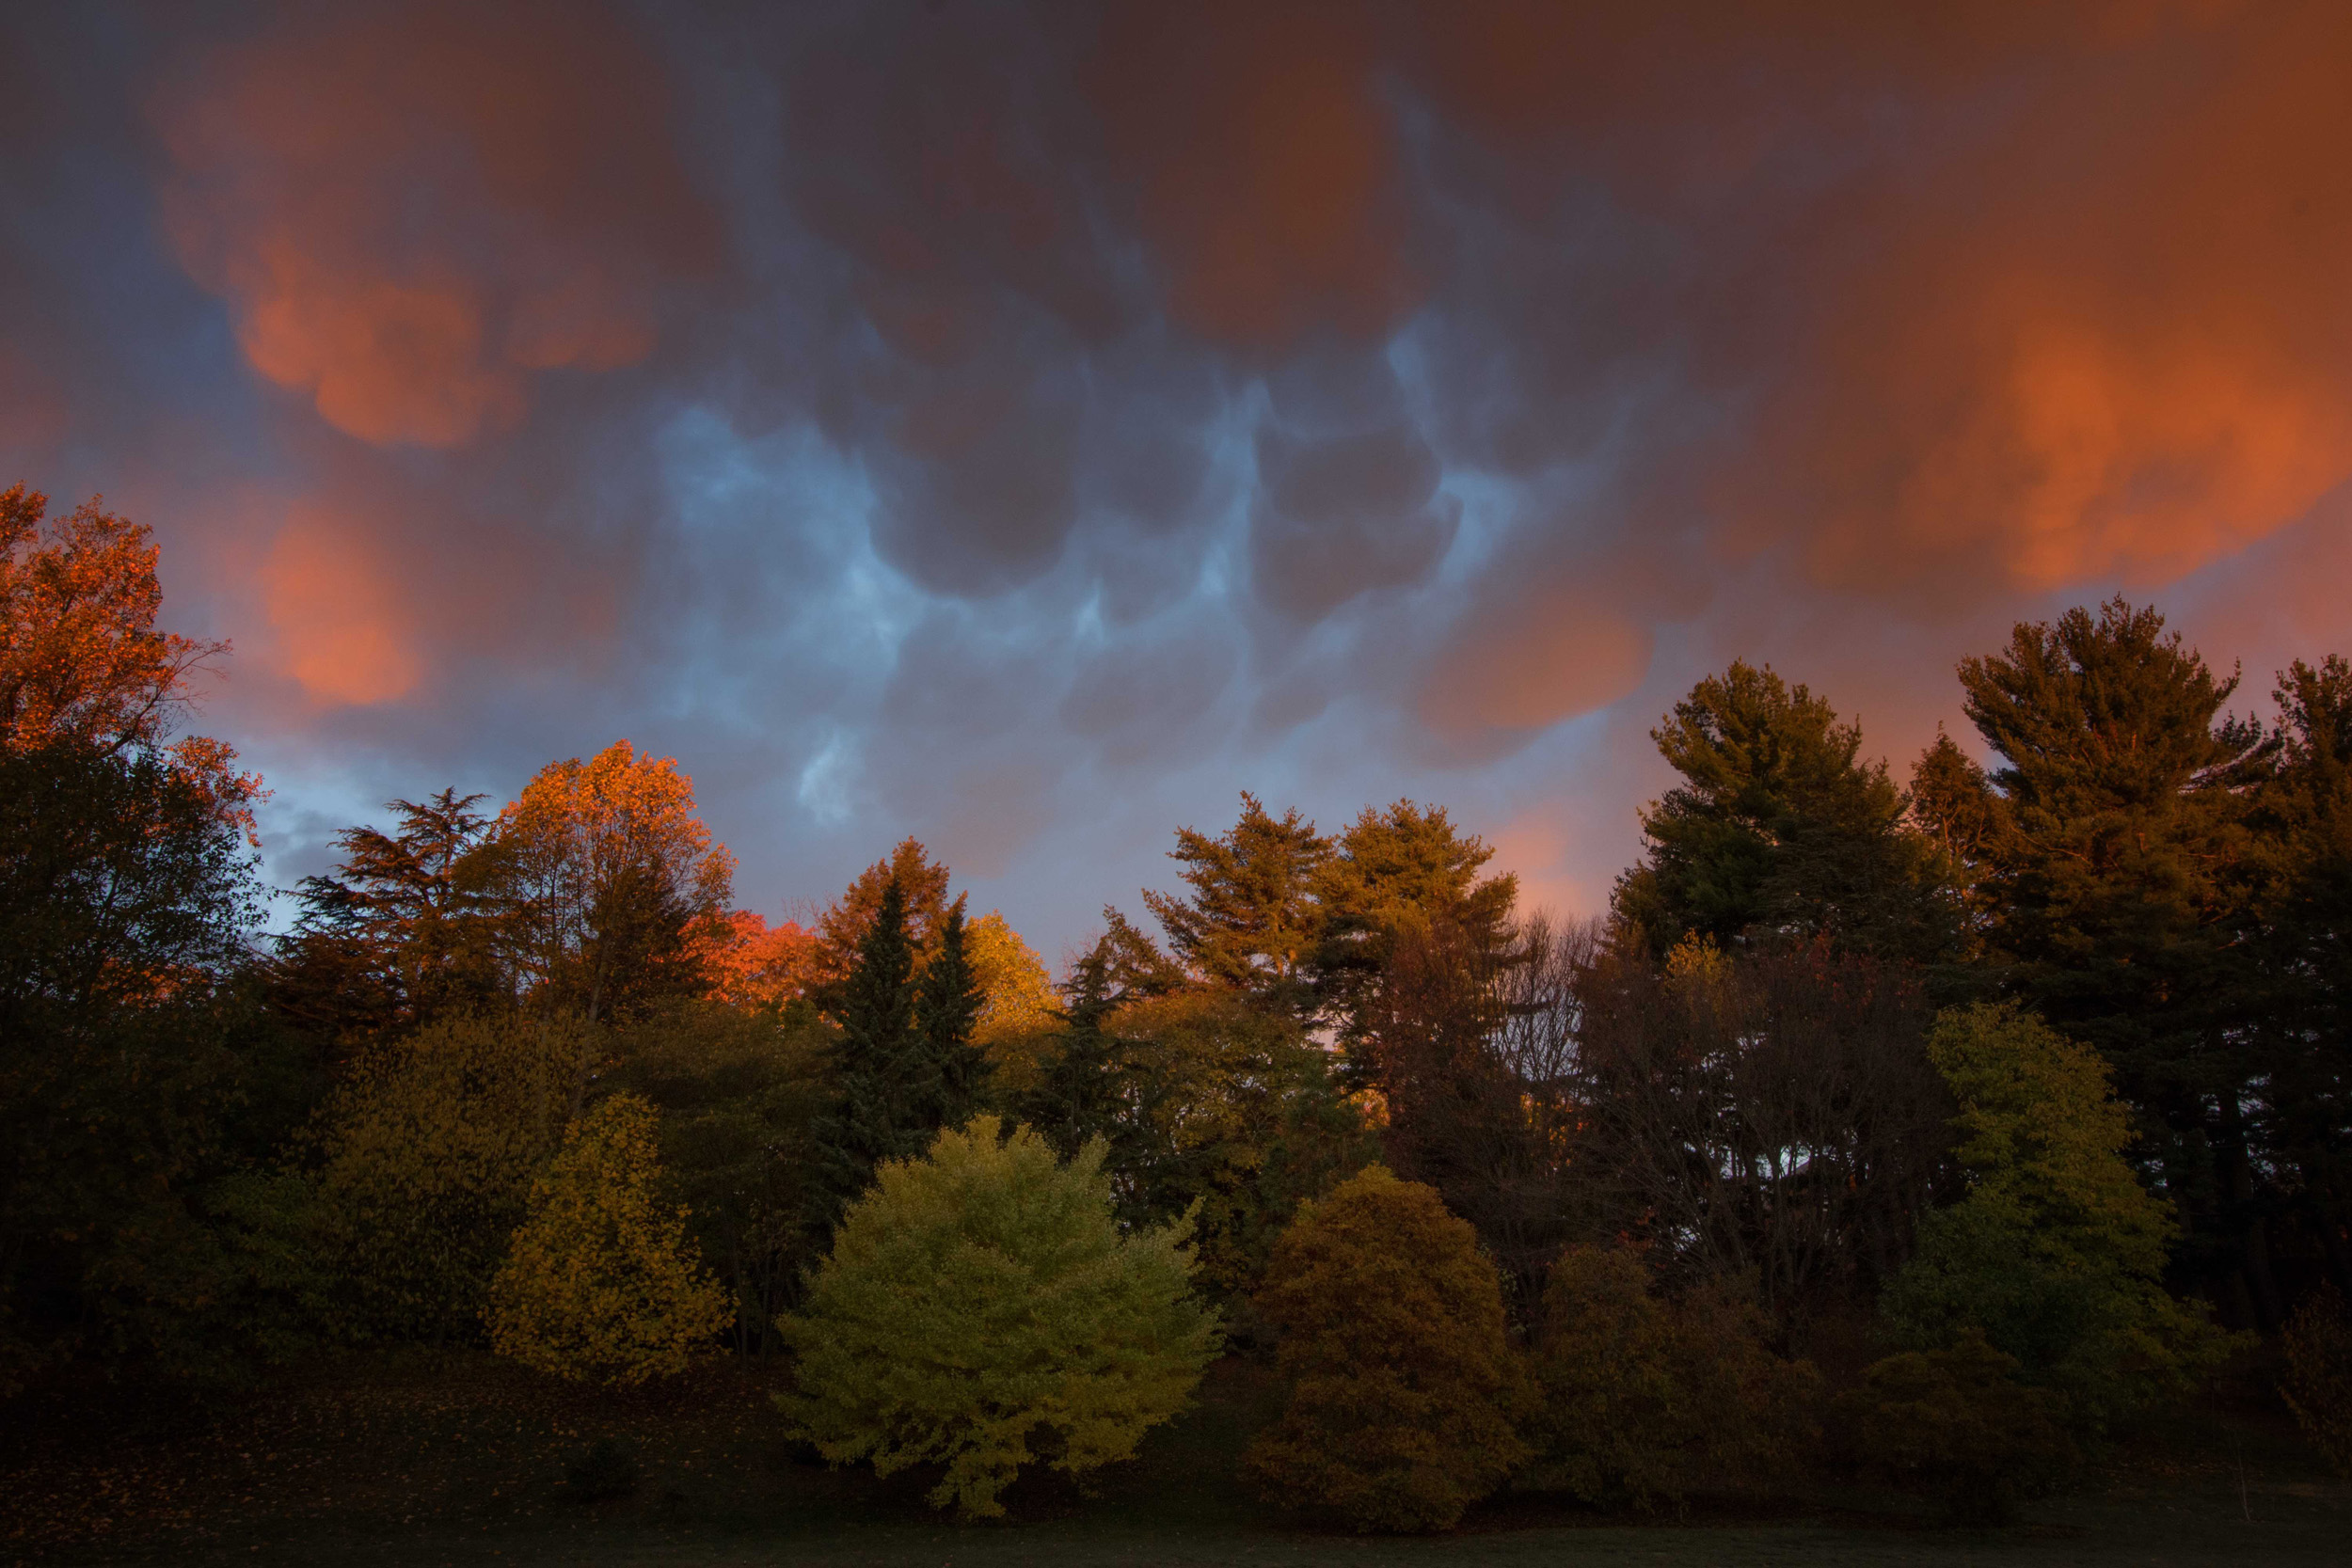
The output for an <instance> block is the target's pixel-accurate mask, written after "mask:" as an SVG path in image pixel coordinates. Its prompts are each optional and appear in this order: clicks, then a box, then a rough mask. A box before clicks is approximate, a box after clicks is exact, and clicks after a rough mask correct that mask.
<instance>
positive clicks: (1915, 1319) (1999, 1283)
mask: <svg viewBox="0 0 2352 1568" xmlns="http://www.w3.org/2000/svg"><path fill="white" fill-rule="evenodd" d="M1928 1052H1929V1054H1930V1056H1931V1057H1932V1058H1933V1060H1934V1062H1935V1065H1936V1068H1937V1069H1939V1070H1940V1071H1941V1072H1942V1073H1943V1075H1944V1078H1945V1081H1946V1082H1947V1083H1948V1084H1949V1085H1951V1089H1952V1093H1953V1095H1954V1096H1955V1098H1957V1100H1958V1101H1959V1102H1960V1107H1961V1114H1960V1116H1959V1117H1957V1118H1955V1120H1954V1123H1953V1126H1954V1128H1955V1130H1956V1131H1957V1132H1959V1134H1960V1138H1961V1144H1960V1149H1959V1159H1960V1164H1961V1165H1962V1167H1963V1169H1964V1170H1965V1171H1966V1173H1967V1177H1968V1193H1967V1196H1965V1197H1963V1198H1962V1199H1961V1200H1960V1201H1959V1202H1958V1203H1955V1204H1953V1205H1951V1206H1950V1207H1949V1208H1946V1209H1941V1210H1938V1211H1936V1212H1932V1213H1931V1214H1929V1215H1928V1216H1927V1217H1926V1219H1925V1220H1923V1221H1922V1222H1921V1224H1920V1227H1919V1242H1918V1249H1917V1251H1916V1253H1915V1255H1914V1257H1913V1259H1912V1260H1911V1261H1910V1262H1909V1263H1907V1264H1905V1265H1904V1267H1903V1269H1902V1270H1901V1272H1900V1273H1899V1274H1898V1275H1896V1276H1895V1278H1894V1279H1893V1280H1892V1281H1890V1282H1889V1285H1888V1288H1887V1291H1886V1292H1885V1294H1884V1296H1883V1298H1882V1299H1881V1303H1880V1307H1881V1311H1882V1313H1883V1316H1884V1318H1885V1320H1886V1323H1887V1324H1888V1326H1889V1328H1890V1329H1891V1330H1892V1331H1893V1332H1894V1335H1895V1337H1896V1339H1897V1341H1898V1342H1899V1343H1901V1344H1903V1345H1905V1346H1906V1347H1908V1348H1912V1349H1916V1350H1932V1349H1937V1348H1940V1347H1943V1346H1946V1345H1949V1344H1951V1343H1953V1342H1954V1341H1955V1340H1956V1338H1958V1337H1959V1336H1960V1335H1962V1334H1963V1333H1964V1332H1966V1331H1968V1330H1970V1329H1974V1330H1976V1331H1979V1332H1980V1333H1981V1334H1982V1335H1983V1336H1984V1337H1985V1338H1986V1339H1987V1340H1988V1341H1990V1343H1991V1344H1992V1345H1993V1347H1994V1349H1996V1350H1999V1351H2001V1352H2003V1353H2004V1354H2009V1355H2010V1356H2013V1357H2015V1358H2016V1360H2017V1361H2018V1363H2019V1364H2020V1367H2021V1369H2022V1371H2023V1375H2024V1376H2025V1378H2026V1381H2027V1382H2030V1383H2034V1384H2038V1385H2042V1386H2047V1387H2050V1388H2053V1389H2055V1390H2057V1391H2058V1392H2060V1393H2062V1394H2063V1395H2065V1396H2066V1398H2067V1400H2068V1402H2069V1408H2070V1413H2071V1414H2072V1415H2073V1416H2074V1418H2077V1419H2079V1420H2081V1421H2082V1422H2083V1423H2084V1424H2085V1425H2087V1426H2089V1427H2091V1428H2093V1429H2096V1428H2098V1427H2101V1426H2103V1425H2105V1424H2106V1422H2108V1421H2109V1420H2112V1419H2114V1418H2117V1417H2120V1416H2122V1415H2126V1414H2128V1413H2130V1412H2131V1411H2132V1410H2134V1409H2137V1408H2138V1407H2139V1406H2141V1405H2144V1404H2146V1403H2147V1402H2150V1401H2152V1400H2153V1399H2156V1398H2158V1397H2161V1396H2163V1395H2166V1394H2174V1393H2179V1392H2183V1391H2185V1390H2186V1389H2187V1388H2188V1387H2189V1386H2191V1385H2192V1383H2193V1381H2194V1379H2195V1378H2196V1377H2197V1375H2198V1374H2200V1373H2201V1372H2202V1371H2203V1370H2206V1369H2208V1368H2209V1367H2211V1366H2213V1365H2214V1364H2216V1363H2217V1362H2218V1361H2220V1360H2221V1359H2222V1358H2224V1357H2225V1356H2227V1355H2228V1354H2230V1352H2231V1351H2233V1349H2235V1348H2236V1347H2237V1345H2238V1344H2239V1343H2240V1340H2239V1339H2238V1338H2237V1337H2235V1336H2232V1335H2228V1334H2224V1333H2222V1332H2221V1331H2219V1330H2218V1329H2217V1328H2215V1327H2214V1326H2213V1325H2212V1324H2211V1323H2209V1322H2208V1321H2207V1320H2206V1319H2205V1318H2204V1317H2203V1316H2202V1315H2201V1313H2200V1312H2199V1311H2198V1310H2196V1309H2195V1308H2192V1307H2187V1306H2185V1305H2183V1304H2182V1303H2180V1302H2178V1301H2175V1300H2174V1299H2173V1298H2172V1297H2171V1296H2170V1295H2169V1294H2167V1293H2166V1291H2165V1289H2164V1285H2163V1283H2162V1275H2163V1272H2164V1265H2165V1259H2166V1255H2167V1253H2168V1251H2169V1247H2170V1245H2171V1242H2172V1238H2173V1237H2174V1235H2175V1234H2176V1233H2177V1231H2178V1229H2179V1227H2178V1225H2177V1223H2176V1222H2175V1221H2174V1219H2173V1216H2172V1212H2171V1210H2170V1207H2169V1205H2168V1204H2166V1203H2165V1202H2163V1201H2162V1200H2161V1199H2159V1198H2157V1197H2155V1196H2153V1195H2152V1194H2151V1193H2150V1192H2149V1191H2148V1190H2147V1189H2146V1188H2145V1187H2143V1186H2141V1185H2140V1183H2139V1179H2138V1178H2137V1176H2135V1175H2134V1174H2133V1171H2132V1167H2131V1165H2130V1164H2129V1163H2127V1162H2126V1161H2125V1159H2124V1157H2123V1150H2124V1149H2126V1148H2129V1147H2130V1145H2131V1142H2132V1138H2133V1133H2132V1131H2131V1126H2130V1113H2129V1111H2128V1109H2127V1108H2126V1107H2125V1106H2124V1105H2123V1104H2122V1102H2121V1101H2117V1100H2116V1099H2115V1098H2114V1097H2113V1096H2112V1095H2110V1094H2109V1093H2108V1089H2107V1069H2106V1063H2105V1062H2103V1061H2102V1060H2101V1059H2100V1058H2099V1056H2098V1053H2095V1052H2093V1051H2091V1050H2090V1048H2089V1047H2087V1046H2083V1045H2078V1044H2076V1043H2075V1042H2074V1041H2073V1040H2070V1039H2067V1038H2066V1037H2063V1036H2061V1035H2058V1034H2057V1033H2055V1032H2054V1031H2052V1030H2051V1029H2050V1028H2049V1027H2048V1026H2047V1025H2045V1024H2043V1023H2042V1022H2041V1021H2040V1020H2038V1019H2036V1018H2034V1017H2032V1016H2031V1015H2030V1014H2026V1013H2022V1012H2020V1011H2018V1010H2017V1009H2016V1008H2015V1007H2014V1006H2010V1005H2006V1004H2004V1005H2001V1006H1986V1005H1979V1006H1971V1007H1965V1008H1959V1009H1953V1010H1950V1011H1947V1012H1945V1013H1943V1014H1941V1015H1940V1016H1939V1017H1938V1018H1937V1021H1936V1023H1935V1027H1934V1028H1933V1030H1931V1032H1930V1034H1929V1037H1928Z"/></svg>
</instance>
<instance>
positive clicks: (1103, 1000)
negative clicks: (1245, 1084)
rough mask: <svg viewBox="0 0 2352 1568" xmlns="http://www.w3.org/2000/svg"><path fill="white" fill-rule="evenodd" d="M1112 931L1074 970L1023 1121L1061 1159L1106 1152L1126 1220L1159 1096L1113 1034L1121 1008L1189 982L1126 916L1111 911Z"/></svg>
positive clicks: (1132, 1205)
mask: <svg viewBox="0 0 2352 1568" xmlns="http://www.w3.org/2000/svg"><path fill="white" fill-rule="evenodd" d="M1103 918H1104V922H1105V923H1106V927H1107V928H1106V929H1105V930H1104V933H1103V935H1102V936H1101V937H1100V938H1098V939H1097V940H1096V942H1095V943H1094V945H1093V946H1092V947H1091V948H1089V949H1088V950H1087V952H1086V953H1085V954H1084V955H1082V956H1081V957H1080V958H1078V960H1077V961H1076V962H1075V963H1074V964H1073V965H1072V966H1071V971H1070V977H1069V978H1068V979H1067V980H1066V981H1064V982H1063V985H1062V995H1063V997H1064V999H1065V1006H1064V1014H1065V1016H1066V1017H1067V1018H1068V1020H1069V1022H1068V1024H1067V1025H1066V1026H1065V1027H1064V1028H1063V1029H1062V1030H1061V1031H1060V1034H1059V1036H1058V1038H1057V1050H1056V1051H1055V1052H1054V1053H1053V1054H1052V1055H1051V1056H1049V1057H1048V1058H1047V1060H1046V1061H1045V1063H1044V1069H1043V1071H1042V1072H1041V1074H1040V1075H1039V1080H1038V1085H1037V1087H1036V1089H1035V1090H1034V1091H1033V1092H1032V1093H1031V1094H1029V1095H1028V1096H1027V1097H1025V1101H1024V1103H1023V1105H1022V1119H1023V1120H1024V1121H1025V1122H1027V1123H1028V1124H1029V1125H1030V1126H1032V1127H1035V1128H1036V1129H1037V1130H1038V1132H1040V1133H1041V1135H1042V1136H1043V1137H1044V1138H1045V1140H1046V1141H1047V1142H1048V1143H1049V1144H1051V1145H1052V1146H1053V1147H1054V1149H1055V1152H1057V1154H1059V1155H1060V1156H1061V1157H1062V1158H1063V1159H1065V1160H1068V1159H1075V1158H1076V1157H1077V1153H1078V1150H1080V1149H1081V1148H1085V1147H1086V1146H1087V1144H1088V1143H1089V1141H1091V1140H1093V1139H1096V1138H1100V1139H1102V1140H1103V1142H1104V1145H1105V1147H1106V1148H1107V1149H1108V1151H1109V1152H1108V1155H1107V1157H1106V1158H1105V1161H1104V1168H1105V1169H1107V1170H1109V1171H1110V1172H1112V1173H1113V1178H1114V1182H1115V1184H1116V1190H1117V1191H1118V1193H1119V1196H1120V1204H1121V1217H1122V1218H1128V1219H1132V1218H1133V1217H1134V1214H1135V1212H1136V1204H1135V1201H1134V1200H1135V1197H1136V1192H1135V1181H1134V1175H1135V1172H1136V1169H1137V1167H1138V1165H1139V1164H1141V1163H1142V1162H1143V1160H1144V1145H1145V1143H1146V1141H1147V1140H1146V1135H1145V1127H1146V1125H1147V1121H1148V1117H1146V1116H1145V1115H1144V1112H1145V1111H1146V1110H1147V1109H1148V1105H1147V1102H1148V1101H1152V1100H1153V1099H1154V1098H1155V1096H1156V1093H1157V1088H1156V1086H1155V1085H1152V1084H1151V1083H1150V1082H1149V1081H1148V1080H1146V1079H1145V1078H1144V1077H1142V1076H1141V1075H1139V1074H1137V1073H1136V1071H1135V1070H1134V1064H1132V1063H1131V1062H1130V1061H1129V1060H1128V1058H1127V1054H1126V1053H1125V1051H1124V1050H1123V1048H1122V1042H1121V1041H1120V1038H1119V1037H1118V1036H1117V1035H1116V1034H1115V1033H1113V1032H1112V1030H1111V1029H1110V1027H1109V1020H1110V1017H1111V1015H1112V1014H1113V1013H1114V1012H1115V1011H1117V1010H1118V1009H1119V1008H1120V1007H1121V1006H1125V1005H1127V1004H1129V1003H1131V1002H1136V1001H1141V1000H1144V999H1146V998H1149V997H1153V996H1165V995H1168V993H1170V992H1172V991H1174V990H1177V989H1178V988H1179V987H1181V986H1182V984H1183V981H1184V976H1183V974H1182V973H1181V972H1180V971H1179V970H1178V969H1177V968H1176V966H1175V965H1174V964H1172V963H1170V962H1169V961H1168V957H1167V955H1166V954H1164V953H1162V952H1161V951H1160V949H1159V946H1158V944H1157V943H1155V942H1152V939H1151V938H1150V937H1148V936H1146V935H1145V934H1144V933H1143V932H1141V931H1138V930H1136V928H1135V927H1134V926H1133V925H1132V924H1131V923H1130V922H1129V921H1128V919H1127V917H1126V916H1125V915H1123V914H1121V913H1120V912H1119V911H1117V910H1115V909H1110V908H1105V909H1104V911H1103Z"/></svg>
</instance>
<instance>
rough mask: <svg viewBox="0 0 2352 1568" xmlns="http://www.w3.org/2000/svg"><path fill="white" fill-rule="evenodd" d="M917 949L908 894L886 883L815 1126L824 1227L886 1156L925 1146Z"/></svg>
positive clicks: (818, 1209) (851, 985) (861, 950)
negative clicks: (918, 1110)
mask: <svg viewBox="0 0 2352 1568" xmlns="http://www.w3.org/2000/svg"><path fill="white" fill-rule="evenodd" d="M914 1002H915V981H914V946H913V944H912V943H911V942H908V940H907V916H906V899H905V896H904V895H902V894H901V893H900V891H899V889H898V884H897V883H896V882H893V883H890V884H889V885H887V886H885V887H884V888H883V889H882V897H881V900H880V902H879V903H878V904H877V906H876V908H875V911H874V918H873V920H872V922H871V923H870V924H868V925H867V927H866V932H865V934H864V936H863V937H861V938H860V939H859V942H858V958H857V966H856V967H855V968H854V969H853V970H851V971H850V975H849V977H848V978H847V979H846V980H844V981H843V982H842V985H841V988H840V993H839V1006H838V1010H837V1012H836V1015H835V1021H836V1022H838V1023H839V1025H840V1028H841V1037H840V1041H839V1043H838V1045H837V1047H836V1048H835V1053H834V1066H835V1081H836V1084H837V1089H836V1093H835V1098H834V1105H833V1109H832V1110H831V1111H830V1112H829V1113H828V1114H827V1115H826V1116H825V1117H824V1118H823V1120H822V1121H821V1122H820V1123H819V1124H818V1129H817V1144H818V1168H817V1171H816V1180H815V1182H814V1184H813V1192H812V1196H813V1203H814V1209H815V1212H813V1213H812V1214H811V1215H810V1219H811V1221H812V1223H814V1224H815V1225H816V1226H817V1227H818V1228H820V1229H825V1230H830V1229H831V1228H832V1227H833V1225H834V1222H835V1221H836V1220H838V1219H839V1218H840V1215H841V1212H842V1210H843V1209H845V1208H846V1207H848V1205H849V1204H850V1201H851V1200H852V1199H853V1198H855V1197H856V1196H857V1195H858V1194H860V1193H862V1192H864V1191H865V1190H866V1186H867V1184H868V1183H869V1182H871V1181H872V1180H873V1178H874V1168H875V1167H876V1166H877V1165H879V1164H882V1162H883V1161H885V1160H897V1159H903V1158H905V1157H906V1156H908V1155H911V1154H914V1153H916V1152H919V1150H920V1148H921V1147H922V1143H923V1142H924V1141H926V1140H921V1139H915V1138H910V1137H909V1136H908V1127H907V1123H908V1117H909V1112H910V1110H911V1108H912V1101H913V1099H914V1095H913V1089H914V1080H915V1078H916V1076H917V1074H918V1073H919V1071H920V1066H921V1064H920V1059H919V1053H920V1044H921V1042H920V1040H919V1037H918V1036H917V1034H916V1030H915V1008H914Z"/></svg>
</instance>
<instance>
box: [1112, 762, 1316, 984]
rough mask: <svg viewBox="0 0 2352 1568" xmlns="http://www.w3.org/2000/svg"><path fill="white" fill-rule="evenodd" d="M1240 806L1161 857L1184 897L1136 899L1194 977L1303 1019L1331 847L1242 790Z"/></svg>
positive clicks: (1181, 838) (1300, 822)
mask: <svg viewBox="0 0 2352 1568" xmlns="http://www.w3.org/2000/svg"><path fill="white" fill-rule="evenodd" d="M1241 805H1242V813H1241V820H1240V821H1238V822H1236V823H1234V824H1233V827H1232V831H1230V832H1226V833H1225V834H1223V835H1222V836H1220V837H1217V838H1211V837H1209V836H1208V835H1206V834H1205V833H1200V832H1194V831H1193V830H1192V829H1190V828H1182V829H1179V830H1177V833H1176V847H1175V848H1174V849H1172V850H1170V851H1168V858H1169V859H1170V860H1174V861H1177V862H1180V863H1182V864H1183V865H1184V872H1183V876H1184V880H1185V881H1186V882H1187V883H1189V884H1190V885H1191V887H1192V896H1191V897H1189V898H1180V897H1174V896H1170V895H1167V894H1160V893H1146V894H1145V895H1143V902H1144V904H1145V906H1146V907H1147V908H1148V909H1150V910H1151V911H1152V914H1153V915H1155V916H1156V917H1157V918H1158V920H1159V922H1160V925H1161V926H1162V927H1164V928H1165V929H1166V930H1167V932H1168V943H1169V945H1170V946H1172V947H1173V948H1174V949H1175V952H1176V957H1177V958H1179V959H1181V960H1182V961H1183V962H1184V964H1185V965H1186V966H1187V967H1188V968H1190V969H1191V970H1192V971H1193V972H1194V973H1195V974H1198V975H1200V978H1202V979H1203V980H1206V981H1207V982H1208V983H1209V984H1211V985H1216V986H1224V987H1228V988H1231V989H1232V990H1242V991H1247V992H1248V993H1249V994H1250V995H1251V996H1253V997H1256V998H1258V999H1259V1000H1260V1001H1262V1002H1263V1003H1265V1004H1266V1005H1267V1006H1273V1007H1276V1008H1279V1009H1280V1010H1283V1011H1286V1012H1291V1013H1294V1014H1297V1015H1304V1014H1306V1013H1308V1012H1311V1010H1312V1009H1313V994H1312V990H1311V969H1312V965H1313V961H1314V954H1315V949H1316V946H1317V944H1318V943H1319V942H1321V941H1322V939H1323V906H1322V904H1321V903H1320V901H1319V900H1318V899H1317V898H1316V896H1315V881H1316V878H1317V876H1318V875H1319V874H1320V873H1321V871H1322V869H1323V866H1324V863H1326V862H1327V860H1329V859H1330V855H1331V843H1330V840H1328V839H1327V838H1324V837H1321V836H1320V835H1318V834H1317V833H1316V832H1315V825H1314V824H1313V823H1312V822H1309V821H1307V820H1305V819H1304V818H1303V817H1301V816H1299V815H1298V813H1297V812H1296V811H1295V810H1294V811H1287V812H1284V813H1283V814H1282V815H1281V816H1279V817H1277V816H1272V815H1271V814H1269V813H1268V812H1267V811H1266V809H1265V807H1264V806H1263V805H1262V804H1261V803H1260V802H1259V800H1258V798H1257V797H1256V796H1254V795H1250V794H1248V793H1246V792H1245V793H1244V794H1243V796H1242V798H1241Z"/></svg>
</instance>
